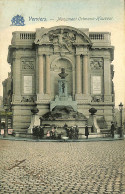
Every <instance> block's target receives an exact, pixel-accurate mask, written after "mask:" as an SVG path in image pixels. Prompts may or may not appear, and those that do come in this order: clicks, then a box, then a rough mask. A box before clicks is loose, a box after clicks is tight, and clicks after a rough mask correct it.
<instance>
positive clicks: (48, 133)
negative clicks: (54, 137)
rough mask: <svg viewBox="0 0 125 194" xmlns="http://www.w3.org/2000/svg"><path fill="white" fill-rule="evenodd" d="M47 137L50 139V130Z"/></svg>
mask: <svg viewBox="0 0 125 194" xmlns="http://www.w3.org/2000/svg"><path fill="white" fill-rule="evenodd" d="M46 138H47V139H50V131H47V134H46Z"/></svg>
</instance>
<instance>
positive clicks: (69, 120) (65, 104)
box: [40, 68, 87, 133]
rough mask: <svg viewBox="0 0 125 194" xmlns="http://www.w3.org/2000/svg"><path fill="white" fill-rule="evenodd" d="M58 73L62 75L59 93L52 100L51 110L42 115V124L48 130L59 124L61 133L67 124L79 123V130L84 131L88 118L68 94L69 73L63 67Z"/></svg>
mask: <svg viewBox="0 0 125 194" xmlns="http://www.w3.org/2000/svg"><path fill="white" fill-rule="evenodd" d="M58 75H59V76H60V79H59V80H58V91H59V92H58V95H57V96H55V100H54V101H51V102H50V111H49V112H47V113H46V114H44V115H42V116H41V117H40V125H41V126H43V127H45V126H46V127H45V128H46V130H49V128H50V127H51V126H52V125H54V126H57V127H58V130H60V132H61V133H64V130H65V129H64V125H65V124H67V125H68V126H69V127H71V126H76V125H77V126H79V132H80V133H84V127H85V123H86V121H87V118H86V117H85V116H84V115H83V114H82V113H79V112H78V111H77V102H76V101H73V100H72V97H71V96H69V95H68V92H67V91H68V90H67V87H68V83H67V81H66V76H68V74H67V73H65V69H64V68H62V69H61V73H59V74H58ZM47 126H48V127H47Z"/></svg>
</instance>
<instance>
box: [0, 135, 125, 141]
mask: <svg viewBox="0 0 125 194" xmlns="http://www.w3.org/2000/svg"><path fill="white" fill-rule="evenodd" d="M0 140H11V141H29V142H98V141H117V140H124V137H122V138H120V137H117V138H112V137H103V138H99V137H96V138H88V139H86V138H84V139H68V140H63V139H57V140H54V139H30V138H21V137H14V136H12V135H8V137H3V136H2V135H0Z"/></svg>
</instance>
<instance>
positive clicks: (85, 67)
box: [83, 55, 88, 94]
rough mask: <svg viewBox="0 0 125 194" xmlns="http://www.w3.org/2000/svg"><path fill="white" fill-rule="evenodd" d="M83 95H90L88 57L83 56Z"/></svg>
mask: <svg viewBox="0 0 125 194" xmlns="http://www.w3.org/2000/svg"><path fill="white" fill-rule="evenodd" d="M83 94H88V56H87V55H84V56H83Z"/></svg>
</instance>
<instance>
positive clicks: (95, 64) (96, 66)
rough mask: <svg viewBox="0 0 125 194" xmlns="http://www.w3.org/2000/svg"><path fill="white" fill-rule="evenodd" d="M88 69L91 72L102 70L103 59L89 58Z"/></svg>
mask: <svg viewBox="0 0 125 194" xmlns="http://www.w3.org/2000/svg"><path fill="white" fill-rule="evenodd" d="M90 67H91V69H92V70H102V69H103V59H102V58H101V57H100V58H90Z"/></svg>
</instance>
